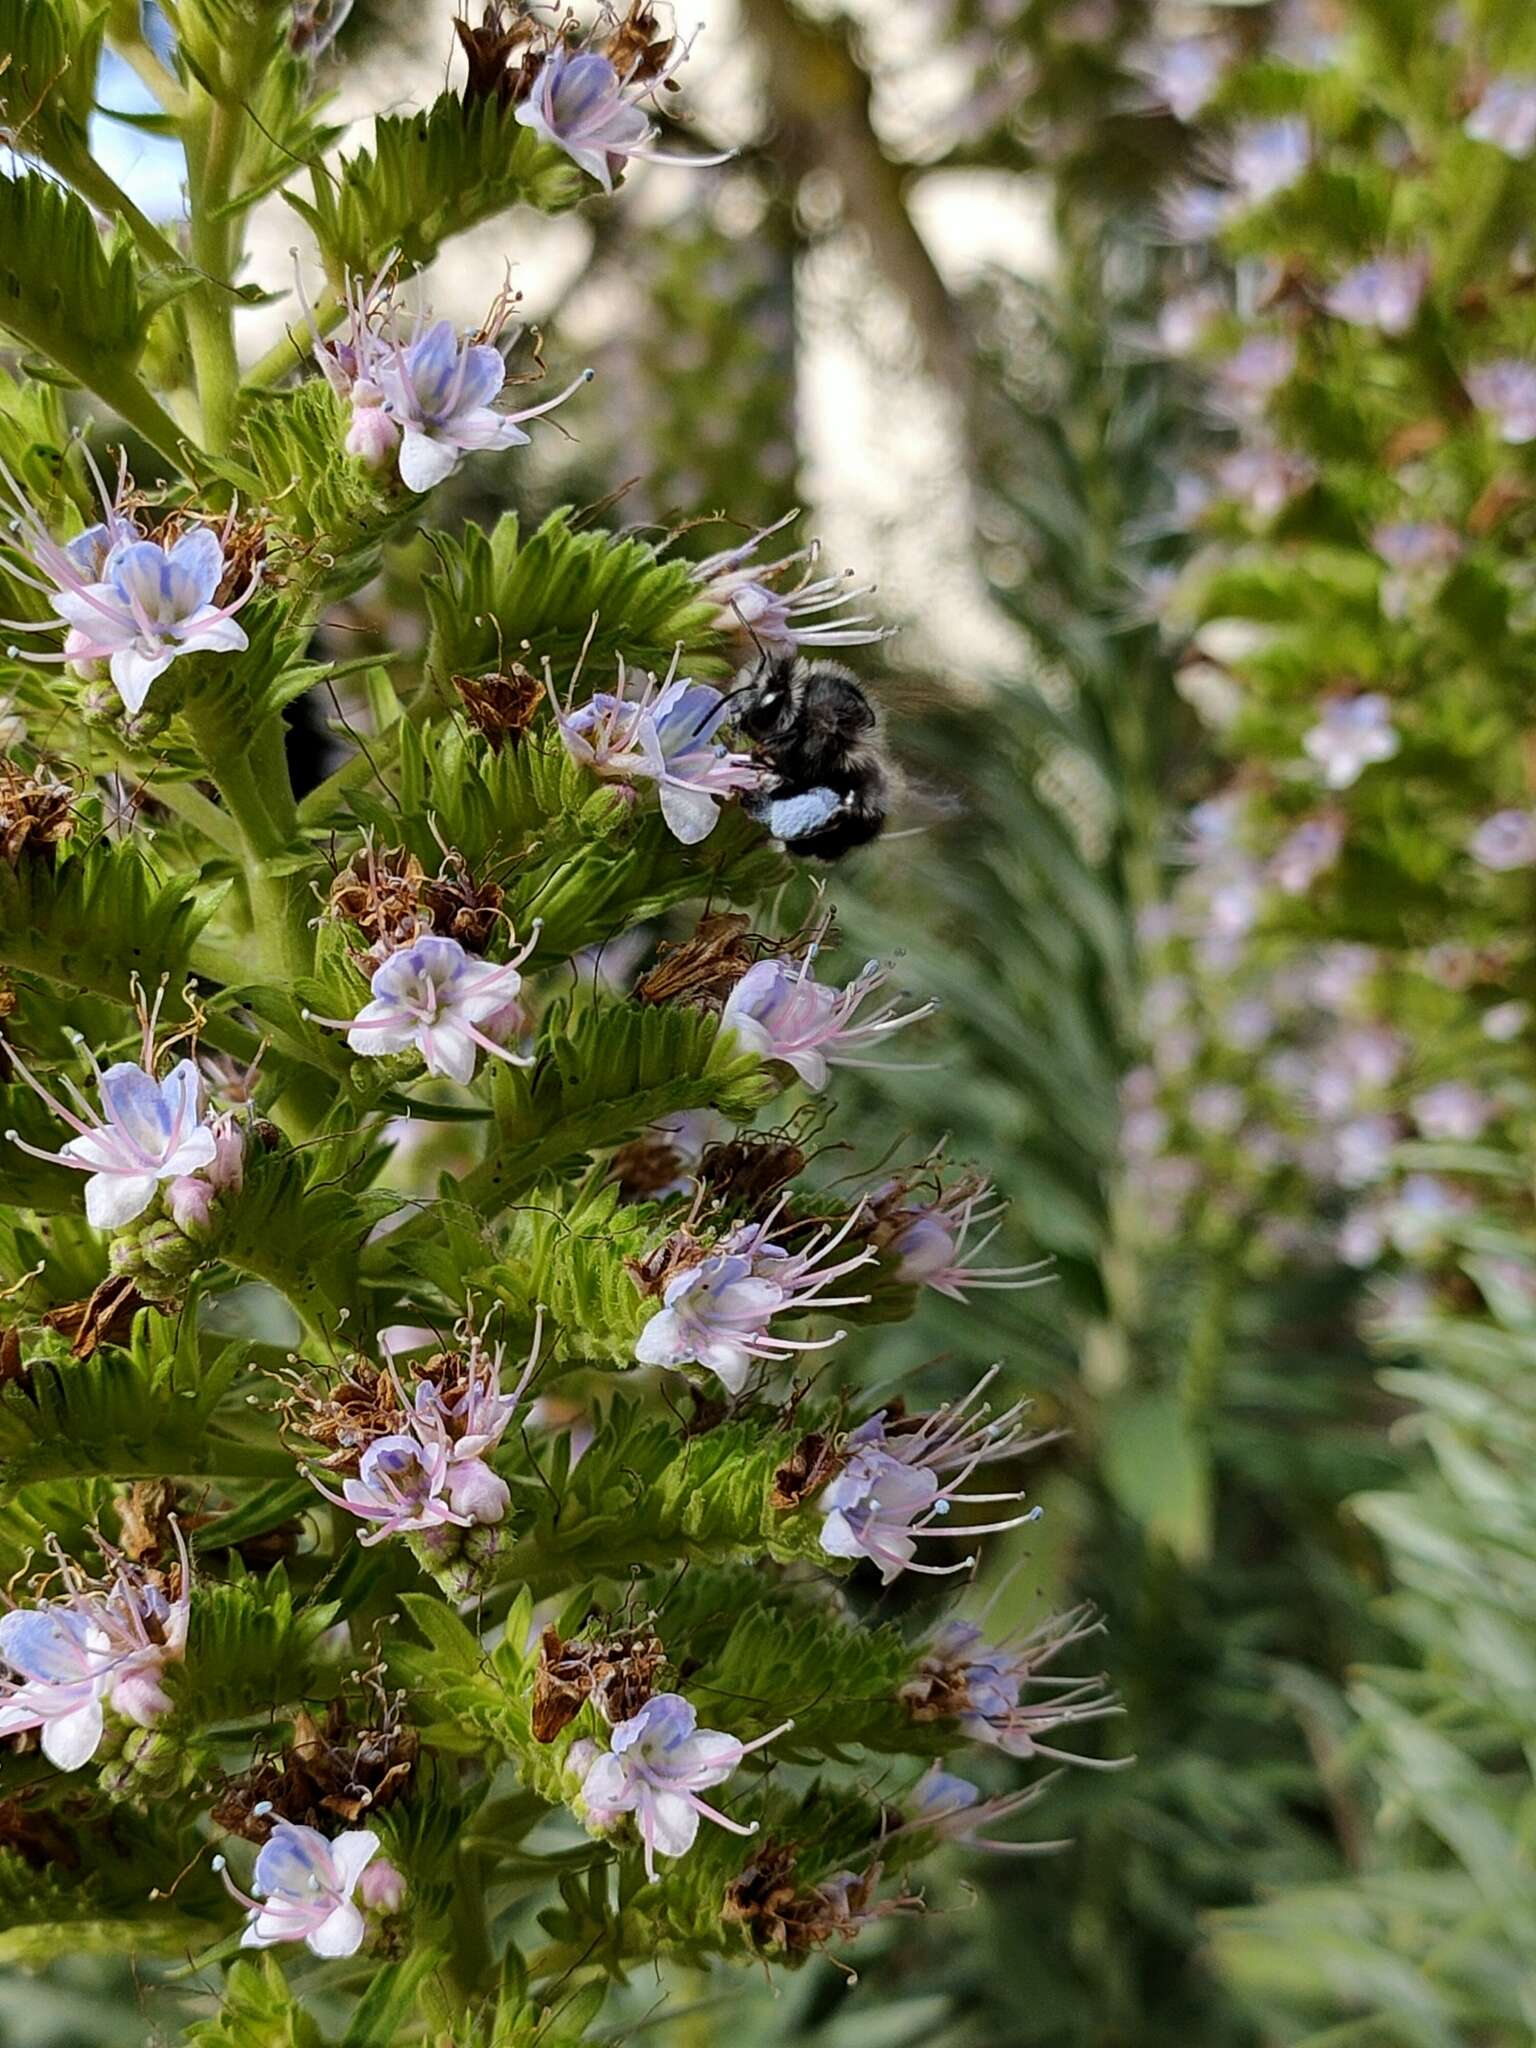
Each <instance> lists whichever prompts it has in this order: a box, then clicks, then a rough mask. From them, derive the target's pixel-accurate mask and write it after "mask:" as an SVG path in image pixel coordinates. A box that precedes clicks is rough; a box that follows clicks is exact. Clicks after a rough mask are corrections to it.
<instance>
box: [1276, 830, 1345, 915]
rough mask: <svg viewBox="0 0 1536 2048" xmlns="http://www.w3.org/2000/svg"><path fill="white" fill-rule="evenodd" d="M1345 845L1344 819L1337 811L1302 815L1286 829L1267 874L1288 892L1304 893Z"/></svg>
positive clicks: (1293, 893) (1336, 858)
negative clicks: (1293, 828)
mask: <svg viewBox="0 0 1536 2048" xmlns="http://www.w3.org/2000/svg"><path fill="white" fill-rule="evenodd" d="M1343 847H1344V820H1343V818H1342V817H1341V816H1340V815H1339V813H1338V812H1337V811H1321V812H1319V813H1318V815H1317V816H1316V817H1314V818H1304V819H1303V820H1302V822H1301V823H1300V824H1299V825H1298V826H1297V827H1296V828H1295V830H1294V831H1292V832H1290V833H1288V834H1287V835H1286V837H1285V839H1284V840H1283V841H1282V842H1281V844H1280V845H1279V847H1278V848H1277V849H1276V851H1275V855H1274V858H1273V859H1272V860H1271V861H1270V864H1269V878H1270V880H1271V881H1272V882H1273V883H1274V884H1275V886H1276V888H1277V889H1280V890H1281V891H1283V893H1284V894H1285V895H1287V896H1305V895H1306V893H1307V891H1308V890H1309V889H1310V888H1311V887H1312V885H1313V883H1314V882H1315V881H1317V879H1318V877H1319V876H1320V875H1325V874H1327V872H1328V870H1329V869H1330V868H1331V867H1333V866H1334V865H1335V864H1336V863H1337V861H1338V858H1339V855H1340V853H1341V852H1342V851H1343Z"/></svg>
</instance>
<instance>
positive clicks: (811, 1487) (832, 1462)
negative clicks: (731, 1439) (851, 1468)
mask: <svg viewBox="0 0 1536 2048" xmlns="http://www.w3.org/2000/svg"><path fill="white" fill-rule="evenodd" d="M842 1463H843V1455H842V1453H841V1452H840V1451H839V1450H838V1448H837V1445H836V1442H835V1441H834V1439H833V1438H832V1437H830V1436H827V1435H826V1434H825V1433H824V1432H823V1431H821V1430H819V1429H813V1430H811V1431H810V1432H809V1433H808V1434H807V1435H805V1436H803V1437H802V1438H801V1439H800V1441H799V1443H797V1444H796V1445H795V1448H794V1449H793V1450H792V1451H791V1452H790V1454H789V1456H788V1457H787V1458H786V1459H785V1461H784V1463H783V1464H782V1465H780V1467H779V1468H778V1470H777V1471H776V1472H775V1473H774V1475H773V1488H772V1491H771V1492H770V1493H769V1495H768V1500H769V1503H770V1505H771V1506H773V1507H776V1508H780V1509H782V1510H784V1511H786V1512H787V1511H788V1510H789V1509H791V1508H797V1507H799V1506H800V1505H801V1504H802V1502H804V1501H807V1500H809V1499H810V1498H811V1496H812V1494H815V1493H819V1492H820V1491H821V1489H822V1487H824V1486H825V1485H826V1483H827V1481H828V1480H829V1479H830V1478H831V1477H832V1476H833V1474H834V1473H835V1472H837V1471H838V1469H839V1468H840V1467H841V1465H842Z"/></svg>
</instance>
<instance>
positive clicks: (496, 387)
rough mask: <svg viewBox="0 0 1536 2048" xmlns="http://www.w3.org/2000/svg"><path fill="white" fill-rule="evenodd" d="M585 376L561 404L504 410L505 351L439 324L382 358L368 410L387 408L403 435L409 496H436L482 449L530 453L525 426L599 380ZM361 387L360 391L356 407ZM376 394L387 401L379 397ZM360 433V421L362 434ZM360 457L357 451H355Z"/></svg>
mask: <svg viewBox="0 0 1536 2048" xmlns="http://www.w3.org/2000/svg"><path fill="white" fill-rule="evenodd" d="M593 374H594V373H593V372H592V371H591V370H583V371H582V373H581V375H580V376H579V377H578V378H576V380H575V381H574V383H572V384H570V385H568V386H567V387H566V389H565V390H564V391H562V392H561V393H560V394H559V396H558V397H556V398H548V399H546V400H545V401H544V403H543V404H542V405H531V406H528V407H527V408H526V409H525V410H524V411H522V412H516V413H505V412H497V411H495V410H494V408H493V407H492V404H491V400H492V399H493V398H495V397H496V396H497V394H498V393H499V392H500V390H501V387H502V385H503V384H504V383H505V382H506V379H507V366H506V363H505V361H504V360H503V358H502V353H501V350H500V349H498V348H494V347H493V346H492V345H491V344H490V343H489V342H477V341H465V342H462V343H461V342H460V341H459V339H458V338H457V336H456V335H455V333H454V330H453V325H452V322H451V321H448V320H438V321H435V322H434V323H433V325H432V326H430V327H429V328H428V329H427V331H426V332H425V334H422V335H419V336H418V337H417V338H416V339H415V340H414V341H412V342H411V343H410V344H409V345H408V346H401V345H400V344H398V343H396V344H394V345H393V346H391V347H390V348H388V349H387V350H385V351H384V352H383V353H382V354H381V355H380V358H379V361H378V367H377V371H376V373H375V376H374V377H373V378H371V379H369V380H367V381H368V382H369V384H370V387H371V388H370V392H369V394H368V399H369V401H370V402H368V403H365V405H364V408H363V409H364V410H365V411H367V410H376V409H377V408H378V407H379V406H380V405H383V406H384V407H387V409H388V414H389V419H390V421H391V423H392V424H393V425H394V426H396V427H398V429H399V431H400V436H401V440H400V480H401V482H402V483H403V484H404V485H405V487H406V489H407V490H411V491H430V490H431V489H432V488H433V486H434V485H436V484H440V483H441V482H442V481H443V479H444V478H445V477H449V476H451V475H452V474H453V472H454V471H455V470H456V469H457V468H458V466H459V464H460V462H461V461H462V460H463V459H464V457H465V456H466V455H468V454H470V453H472V452H473V451H474V450H475V449H479V448H524V447H526V446H527V445H528V436H527V435H526V434H525V433H524V432H523V430H522V425H521V422H522V421H524V420H532V419H537V418H539V416H540V415H541V414H543V413H547V412H553V410H554V409H555V407H556V406H557V405H563V404H564V403H565V401H566V400H567V399H568V398H569V397H571V395H572V394H573V393H574V392H577V391H579V390H580V389H581V387H582V386H583V385H584V384H588V383H590V382H591V380H592V377H593ZM358 388H359V387H357V386H356V385H354V387H353V391H352V399H353V404H354V407H355V406H356V405H357V404H358ZM374 389H376V390H377V392H378V394H379V396H378V397H377V398H373V397H372V390H374ZM357 431H359V429H358V423H357V420H356V418H355V416H354V432H357ZM354 452H357V451H354Z"/></svg>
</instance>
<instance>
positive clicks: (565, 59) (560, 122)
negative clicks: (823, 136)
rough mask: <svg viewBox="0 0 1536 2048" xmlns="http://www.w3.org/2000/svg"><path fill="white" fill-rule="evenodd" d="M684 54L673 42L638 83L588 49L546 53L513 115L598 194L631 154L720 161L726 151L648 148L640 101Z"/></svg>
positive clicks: (648, 159)
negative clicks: (682, 152) (657, 71)
mask: <svg viewBox="0 0 1536 2048" xmlns="http://www.w3.org/2000/svg"><path fill="white" fill-rule="evenodd" d="M687 55H688V46H687V44H685V43H682V42H679V43H678V44H677V45H676V48H675V49H674V52H673V54H672V56H671V57H670V58H669V59H668V61H667V65H666V68H665V70H664V71H663V72H662V74H661V75H660V76H659V77H656V76H653V77H651V78H649V79H645V80H641V79H638V78H620V76H619V74H618V72H617V71H616V70H615V69H614V67H613V65H612V64H611V63H610V62H609V60H608V59H607V58H606V57H604V56H602V55H600V54H599V53H598V52H596V51H592V50H586V51H570V50H565V49H557V50H553V51H551V53H550V54H549V55H548V56H547V57H546V58H545V60H544V62H543V65H542V66H541V67H540V70H539V75H538V77H537V78H536V79H535V80H534V83H533V90H532V92H531V93H530V94H529V95H528V97H527V99H526V100H524V101H523V103H522V105H521V106H520V107H519V108H518V110H517V119H518V120H519V122H521V124H522V126H523V127H525V128H531V129H532V130H533V132H534V133H535V135H542V136H543V138H544V140H545V141H546V142H552V143H554V145H555V147H556V148H557V149H563V150H564V151H565V153H566V155H567V156H568V157H569V158H570V159H571V161H572V162H573V163H575V164H577V165H579V166H580V168H581V169H582V170H584V171H585V172H586V173H587V174H588V176H590V177H593V178H596V180H597V182H598V183H599V185H601V186H602V188H603V190H604V191H605V192H611V191H612V190H613V181H614V178H615V176H616V175H617V174H618V173H619V172H620V171H621V170H623V168H624V166H625V165H626V164H627V163H628V162H629V161H630V160H631V159H633V160H634V161H635V162H637V163H650V164H682V165H685V166H688V167H689V168H691V169H694V170H699V169H702V168H704V167H705V166H707V165H710V164H723V163H726V162H728V161H729V160H730V158H731V157H732V156H733V155H734V154H735V152H734V151H733V150H729V149H727V150H722V151H721V152H720V153H719V154H718V155H717V156H670V155H668V154H666V153H665V152H664V151H662V150H659V149H657V148H656V147H655V139H656V134H657V129H656V124H655V122H654V121H652V120H651V119H650V117H649V115H648V114H647V113H646V112H645V109H644V107H643V106H642V105H641V104H640V102H641V101H642V100H647V99H651V98H652V97H653V96H654V95H655V94H656V93H657V92H658V91H660V89H661V88H662V86H663V85H664V84H665V83H666V82H667V80H668V79H670V77H671V75H672V73H673V72H674V71H676V69H677V67H678V66H679V65H680V64H681V63H682V62H683V60H684V58H685V57H686V56H687Z"/></svg>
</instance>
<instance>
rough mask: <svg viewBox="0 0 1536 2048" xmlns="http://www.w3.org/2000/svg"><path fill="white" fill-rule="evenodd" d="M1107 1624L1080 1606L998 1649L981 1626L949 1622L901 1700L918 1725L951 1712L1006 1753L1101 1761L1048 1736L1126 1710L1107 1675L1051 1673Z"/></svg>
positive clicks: (969, 1731) (974, 1737) (965, 1728)
mask: <svg viewBox="0 0 1536 2048" xmlns="http://www.w3.org/2000/svg"><path fill="white" fill-rule="evenodd" d="M1102 1626H1103V1624H1102V1623H1101V1622H1100V1621H1098V1620H1097V1619H1096V1617H1095V1616H1094V1614H1093V1611H1092V1610H1091V1609H1090V1608H1087V1607H1079V1608H1075V1609H1074V1610H1073V1611H1072V1612H1071V1613H1069V1614H1062V1615H1053V1616H1051V1617H1050V1618H1049V1619H1048V1620H1046V1621H1044V1622H1041V1623H1040V1624H1039V1625H1038V1626H1037V1627H1035V1628H1033V1629H1030V1630H1029V1631H1028V1632H1027V1633H1023V1634H1020V1635H1018V1636H1016V1637H1014V1638H1011V1639H1009V1640H1007V1641H1004V1642H1002V1643H999V1644H997V1645H995V1646H993V1645H989V1644H988V1643H987V1642H986V1641H985V1640H984V1638H983V1635H982V1631H981V1629H980V1628H979V1627H978V1626H977V1625H976V1623H975V1622H972V1621H961V1620H955V1621H947V1622H943V1623H941V1624H940V1626H939V1627H938V1629H937V1630H936V1631H935V1632H934V1634H933V1635H932V1636H931V1637H930V1638H929V1640H928V1644H927V1647H926V1648H925V1649H924V1651H923V1653H922V1655H921V1657H920V1658H919V1660H918V1665H917V1672H916V1675H915V1676H914V1677H913V1678H912V1679H911V1680H909V1682H908V1683H907V1684H906V1685H904V1686H903V1687H902V1689H901V1697H902V1699H903V1700H904V1701H905V1702H906V1704H907V1706H908V1708H909V1710H910V1711H911V1713H912V1716H913V1718H914V1720H918V1721H930V1720H934V1719H941V1718H944V1717H946V1716H951V1715H952V1716H954V1717H955V1718H957V1719H958V1721H959V1723H960V1728H961V1731H962V1732H963V1733H964V1734H965V1735H967V1736H969V1737H970V1739H971V1741H973V1742H980V1743H985V1744H987V1745H988V1746H989V1747H991V1748H993V1749H1000V1750H1002V1751H1003V1753H1004V1754H1005V1755H1006V1756H1015V1757H1033V1756H1049V1757H1053V1758H1055V1759H1056V1760H1057V1761H1058V1762H1061V1763H1084V1762H1089V1763H1091V1762H1093V1761H1095V1759H1093V1758H1084V1757H1079V1756H1076V1755H1074V1754H1073V1753H1072V1751H1070V1750H1059V1749H1052V1748H1050V1747H1049V1746H1048V1745H1047V1744H1046V1743H1045V1742H1043V1741H1042V1740H1041V1737H1043V1736H1046V1735H1050V1734H1052V1733H1053V1732H1054V1731H1055V1730H1056V1729H1058V1728H1067V1727H1072V1726H1075V1725H1076V1724H1077V1723H1078V1722H1081V1721H1101V1720H1103V1719H1104V1718H1105V1717H1106V1716H1107V1715H1111V1714H1118V1713H1119V1712H1120V1711H1121V1708H1120V1703H1119V1701H1118V1700H1116V1699H1115V1697H1114V1696H1113V1694H1110V1693H1106V1692H1105V1690H1104V1681H1103V1680H1102V1679H1101V1678H1096V1677H1095V1678H1071V1677H1062V1676H1059V1675H1058V1674H1056V1673H1055V1672H1053V1671H1051V1670H1050V1669H1049V1668H1048V1667H1049V1666H1050V1665H1051V1664H1052V1663H1053V1662H1054V1661H1055V1659H1056V1658H1057V1657H1058V1656H1060V1654H1061V1653H1062V1651H1063V1650H1066V1649H1070V1648H1071V1647H1072V1645H1073V1644H1075V1643H1080V1642H1083V1641H1084V1640H1085V1639H1086V1638H1088V1637H1089V1636H1092V1635H1096V1634H1097V1633H1098V1632H1099V1630H1100V1629H1101V1628H1102Z"/></svg>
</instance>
